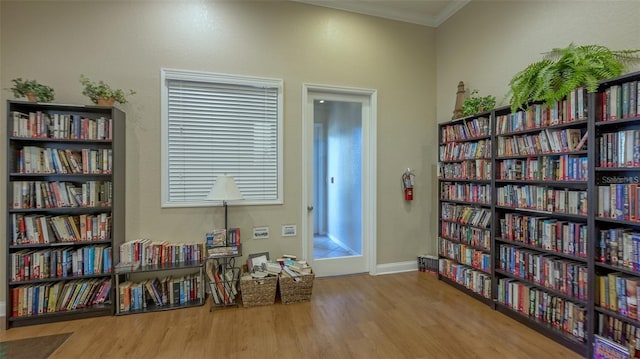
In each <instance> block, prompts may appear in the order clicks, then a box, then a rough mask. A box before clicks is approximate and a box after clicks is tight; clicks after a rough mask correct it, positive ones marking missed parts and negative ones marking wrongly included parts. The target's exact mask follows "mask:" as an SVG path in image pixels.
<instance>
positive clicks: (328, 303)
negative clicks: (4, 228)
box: [0, 272, 580, 359]
mask: <svg viewBox="0 0 640 359" xmlns="http://www.w3.org/2000/svg"><path fill="white" fill-rule="evenodd" d="M64 332H73V335H72V336H71V337H70V338H69V339H68V340H67V341H66V342H65V343H64V344H63V345H62V346H60V348H58V350H56V351H55V352H54V353H53V354H52V355H51V356H50V358H51V359H61V358H65V359H66V358H183V359H186V358H274V359H275V358H278V359H282V358H296V359H299V358H325V359H337V358H438V359H439V358H492V359H494V358H519V359H521V358H564V359H572V358H580V356H579V355H577V354H575V353H574V352H572V351H570V350H568V349H566V348H564V347H562V346H561V345H559V344H556V343H555V342H554V341H552V340H551V339H548V338H546V337H544V336H543V335H541V334H538V333H537V332H535V331H533V330H531V329H529V328H527V327H525V326H523V325H521V324H520V323H518V322H516V321H514V320H512V319H510V318H508V317H506V316H504V315H502V314H500V313H498V312H497V311H494V310H491V309H490V308H489V307H487V306H485V305H484V304H482V303H480V302H478V301H476V300H474V299H472V298H471V297H469V296H467V295H465V294H463V293H461V292H459V291H457V290H455V289H454V288H452V287H450V286H448V285H446V284H444V283H442V282H439V281H438V280H437V278H436V276H435V275H433V274H426V273H420V272H408V273H399V274H389V275H381V276H369V275H366V274H361V275H352V276H343V277H329V278H317V279H316V280H315V282H314V288H313V297H312V300H311V302H306V303H298V304H287V305H285V304H281V303H276V304H274V305H269V306H263V307H252V308H242V307H240V308H225V309H221V310H215V311H213V312H209V305H208V303H207V305H205V306H202V307H196V308H189V309H181V310H172V311H165V312H156V313H147V314H138V315H127V316H118V317H100V318H92V319H83V320H76V321H69V322H61V323H53V324H44V325H37V326H31V327H23V328H14V329H10V330H8V331H7V330H1V331H0V341H4V340H11V339H20V338H27V337H35V336H41V335H49V334H56V333H64Z"/></svg>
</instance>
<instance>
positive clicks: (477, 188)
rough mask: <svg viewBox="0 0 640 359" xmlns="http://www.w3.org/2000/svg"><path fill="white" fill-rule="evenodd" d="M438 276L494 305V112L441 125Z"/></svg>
mask: <svg viewBox="0 0 640 359" xmlns="http://www.w3.org/2000/svg"><path fill="white" fill-rule="evenodd" d="M439 130H440V131H439V138H440V141H439V142H440V148H439V159H440V163H439V166H438V183H439V187H440V203H439V213H440V226H439V232H438V234H439V238H438V257H439V272H438V277H439V278H440V279H441V280H443V281H446V282H448V283H449V284H451V285H453V286H456V287H459V288H460V289H462V290H464V291H465V292H467V293H469V294H470V295H472V296H474V297H476V298H478V299H479V300H481V301H483V302H485V303H487V304H490V303H491V290H492V288H491V276H492V274H491V273H492V270H491V232H490V224H491V179H492V172H493V171H492V170H491V168H492V163H491V151H492V146H491V144H492V140H491V119H490V113H484V114H480V115H478V116H473V117H468V118H464V119H461V120H457V121H452V122H450V123H447V124H444V125H442V126H440V129H439Z"/></svg>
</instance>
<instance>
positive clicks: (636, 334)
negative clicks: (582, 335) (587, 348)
mask: <svg viewBox="0 0 640 359" xmlns="http://www.w3.org/2000/svg"><path fill="white" fill-rule="evenodd" d="M597 314H598V325H597V332H596V334H597V335H599V336H601V337H603V338H606V339H609V340H612V341H614V342H615V343H618V344H620V345H622V346H623V347H624V348H625V349H626V350H627V351H628V353H625V354H624V356H621V357H620V356H611V348H609V347H607V348H605V349H606V350H604V351H602V355H603V356H600V357H598V356H594V358H607V357H611V358H640V328H638V327H637V326H635V325H633V324H630V323H627V322H624V321H622V320H620V319H618V318H615V317H612V316H610V315H607V314H605V313H597ZM604 355H608V356H604Z"/></svg>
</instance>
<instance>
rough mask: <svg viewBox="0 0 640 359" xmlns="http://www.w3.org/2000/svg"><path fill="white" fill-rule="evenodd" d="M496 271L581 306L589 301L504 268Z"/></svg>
mask: <svg viewBox="0 0 640 359" xmlns="http://www.w3.org/2000/svg"><path fill="white" fill-rule="evenodd" d="M494 271H495V273H496V274H500V275H502V276H504V277H510V278H514V279H517V280H518V282H521V283H525V284H527V285H529V286H531V287H536V288H539V289H540V290H541V291H543V292H547V293H549V294H552V295H554V296H556V297H559V298H563V299H565V300H567V301H571V302H573V303H576V304H579V305H581V306H586V305H587V301H586V300H583V299H577V298H576V297H574V296H571V295H568V294H565V293H563V292H561V291H559V290H556V289H553V288H549V287H546V286H544V285H543V284H540V283H536V282H534V281H532V280H528V279H526V278H523V277H520V276H518V275H516V274H514V273H510V272H508V271H505V270H502V269H495V270H494ZM526 299H527V300H526V303H527V304H528V303H529V301H528V299H529V298H526Z"/></svg>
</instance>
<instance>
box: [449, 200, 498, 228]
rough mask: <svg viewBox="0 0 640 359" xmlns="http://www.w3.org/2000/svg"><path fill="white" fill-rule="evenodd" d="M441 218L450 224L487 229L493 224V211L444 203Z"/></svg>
mask: <svg viewBox="0 0 640 359" xmlns="http://www.w3.org/2000/svg"><path fill="white" fill-rule="evenodd" d="M440 218H442V219H443V220H445V221H449V222H457V223H461V224H468V225H472V226H475V227H482V228H487V227H488V226H489V223H490V222H491V210H490V209H488V208H482V207H474V206H467V205H460V204H454V203H446V202H443V203H442V206H441V214H440Z"/></svg>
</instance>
